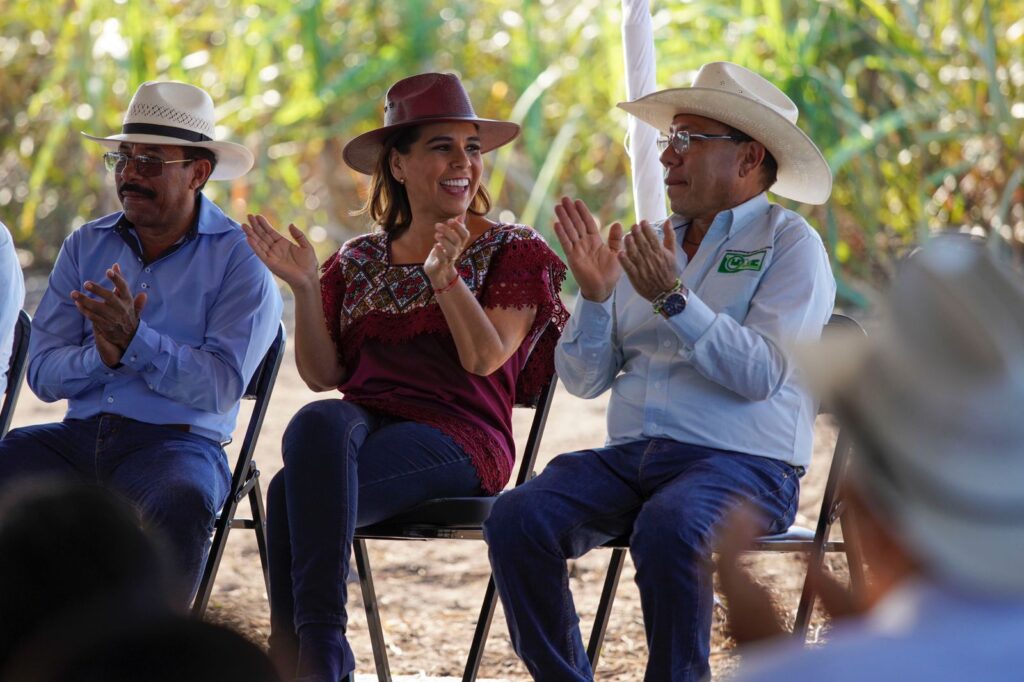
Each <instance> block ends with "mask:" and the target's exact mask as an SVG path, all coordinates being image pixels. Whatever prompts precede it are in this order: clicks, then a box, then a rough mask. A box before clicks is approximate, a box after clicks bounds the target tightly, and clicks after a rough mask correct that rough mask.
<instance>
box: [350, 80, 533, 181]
mask: <svg viewBox="0 0 1024 682" xmlns="http://www.w3.org/2000/svg"><path fill="white" fill-rule="evenodd" d="M442 121H469V122H470V123H474V124H476V127H477V131H478V132H479V136H480V152H481V153H484V152H489V151H491V150H492V149H496V148H498V147H500V146H502V145H504V144H508V143H509V142H511V141H512V140H514V139H515V137H516V135H518V134H519V125H518V124H516V123H512V122H511V121H495V120H492V119H489V118H480V117H479V116H477V115H476V112H475V111H473V103H472V102H470V101H469V95H467V94H466V90H465V88H463V87H462V82H461V81H460V80H459V78H458V76H455V75H454V74H450V73H421V74H418V75H416V76H410V77H408V78H403V79H402V80H400V81H398V82H397V83H395V84H394V85H392V86H391V87H390V88H388V93H387V95H386V97H385V101H384V126H383V127H381V128H375V129H374V130H371V131H369V132H366V133H363V134H362V135H360V136H358V137H356V138H354V139H353V140H352V141H350V142H349V143H348V144H347V145H345V148H344V149H343V150H342V157H343V158H344V159H345V163H347V164H348V165H349V166H350V167H351V168H353V169H355V170H357V171H359V172H360V173H364V174H365V175H373V169H374V167H375V166H376V165H377V158H378V157H379V156H380V153H381V150H382V149H383V148H384V142H385V141H386V140H387V139H388V138H389V137H391V135H393V134H394V133H396V132H397V131H399V130H401V129H403V128H408V127H409V126H415V125H427V124H429V123H440V122H442Z"/></svg>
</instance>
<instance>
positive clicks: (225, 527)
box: [192, 324, 285, 618]
mask: <svg viewBox="0 0 1024 682" xmlns="http://www.w3.org/2000/svg"><path fill="white" fill-rule="evenodd" d="M284 346H285V332H284V324H281V325H280V327H278V330H277V337H276V338H275V339H274V342H273V343H271V344H270V348H269V349H268V350H267V352H266V355H264V356H263V360H262V361H261V362H260V364H259V367H257V368H256V372H255V373H254V374H253V375H252V379H251V380H250V381H249V385H248V386H247V387H246V389H245V395H243V396H242V397H243V398H245V399H249V400H254V401H255V402H254V403H253V407H252V415H250V417H249V426H248V428H247V429H246V431H245V438H244V439H243V440H242V447H241V448H240V449H239V451H238V461H237V463H236V464H235V471H234V473H233V474H232V476H231V492H230V493H229V494H228V497H227V500H226V501H225V502H224V506H223V507H222V508H221V510H220V514H219V515H218V516H217V521H216V523H215V525H214V534H213V544H212V545H211V546H210V554H209V556H207V558H206V566H205V567H204V568H203V577H202V579H201V580H200V582H199V590H198V592H196V597H195V600H194V601H193V602H192V615H193V616H195V617H197V618H201V617H202V616H203V614H204V613H205V612H206V606H207V604H208V603H209V601H210V594H211V593H212V592H213V581H214V578H216V577H217V569H218V568H219V567H220V560H221V558H222V557H223V556H224V547H225V546H226V545H227V540H228V532H229V531H230V530H231V529H232V528H247V529H249V530H252V531H255V533H256V545H257V547H258V548H259V552H260V562H261V563H262V564H263V583H264V586H265V587H266V589H267V594H270V577H269V576H270V574H269V572H268V568H267V532H266V529H265V528H264V526H265V519H266V514H265V513H264V509H263V494H262V492H261V490H260V470H259V469H258V468H257V467H256V462H254V461H253V454H254V453H255V452H256V441H257V440H258V439H259V436H260V429H261V428H262V427H263V418H264V417H265V416H266V414H267V406H268V405H269V404H270V394H271V393H273V391H274V382H275V381H276V380H277V371H278V369H280V367H281V359H282V358H283V357H284ZM229 442H230V441H229ZM225 445H227V443H225ZM246 496H248V497H249V508H250V510H251V512H252V518H249V519H240V518H236V517H235V512H236V511H238V505H239V503H241V501H242V500H243V499H245V497H246Z"/></svg>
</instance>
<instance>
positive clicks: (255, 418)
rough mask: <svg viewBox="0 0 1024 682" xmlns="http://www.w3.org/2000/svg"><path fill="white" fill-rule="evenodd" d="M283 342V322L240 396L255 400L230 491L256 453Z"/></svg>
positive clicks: (234, 487)
mask: <svg viewBox="0 0 1024 682" xmlns="http://www.w3.org/2000/svg"><path fill="white" fill-rule="evenodd" d="M284 345H285V330H284V323H283V322H282V323H281V324H280V325H279V326H278V328H277V336H275V337H274V341H273V342H272V343H271V344H270V348H268V349H267V352H266V354H264V356H263V360H262V361H261V362H260V364H259V366H258V367H257V368H256V371H255V372H254V373H253V375H252V379H250V380H249V385H248V386H246V387H245V393H244V394H243V395H242V398H243V399H245V400H254V401H255V403H254V404H253V406H252V415H251V416H250V417H249V425H248V427H247V428H246V430H245V438H244V439H243V440H242V447H241V450H240V451H239V455H238V462H237V463H236V464H235V473H234V476H233V477H232V480H231V489H232V491H234V490H237V489H238V486H239V484H240V483H241V481H242V480H243V478H244V477H245V476H246V473H247V472H248V469H249V463H250V462H252V457H253V454H254V453H255V452H256V440H257V439H258V438H259V434H260V429H261V428H263V418H264V417H266V415H267V407H268V406H269V405H270V394H271V392H273V390H274V382H275V381H277V372H278V370H279V369H280V368H281V360H282V359H283V358H284Z"/></svg>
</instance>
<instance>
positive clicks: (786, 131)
mask: <svg viewBox="0 0 1024 682" xmlns="http://www.w3.org/2000/svg"><path fill="white" fill-rule="evenodd" d="M618 107H619V108H620V109H623V110H625V111H627V112H629V113H630V114H632V115H633V116H635V117H636V118H638V119H640V120H641V121H643V122H644V123H647V124H649V125H652V126H654V127H655V128H657V129H658V130H661V131H664V132H667V131H668V128H669V126H670V125H671V124H672V119H673V118H674V117H675V116H677V115H678V114H693V115H695V116H704V117H706V118H710V119H714V120H716V121H720V122H722V123H725V124H726V125H729V126H732V127H733V128H736V129H737V130H740V131H742V132H744V133H746V134H747V135H750V136H751V137H752V138H754V139H755V140H757V141H758V142H760V143H761V144H763V145H764V146H765V147H766V148H767V149H768V151H770V152H771V153H772V156H774V157H775V160H776V161H778V164H779V172H778V177H777V179H776V182H775V184H774V185H772V187H771V191H772V192H773V193H775V194H777V195H779V196H781V197H786V198H787V199H793V200H795V201H800V202H802V203H805V204H823V203H825V202H826V201H828V197H829V195H830V194H831V193H832V171H831V169H830V168H829V166H828V162H827V161H825V157H824V156H823V155H822V153H821V151H820V150H819V149H818V147H817V146H816V145H815V144H814V142H813V141H811V138H809V137H808V136H807V135H806V134H805V133H804V132H803V131H802V130H800V128H798V127H797V126H796V125H794V124H793V123H791V122H790V121H789V120H787V119H786V118H785V117H784V116H782V115H780V114H779V113H778V112H776V111H774V110H773V109H770V108H769V107H766V106H764V105H763V104H760V103H758V102H755V101H753V100H751V99H750V98H748V97H744V96H742V95H737V94H735V93H732V92H724V91H722V90H714V89H710V88H674V89H670V90H661V91H659V92H654V93H651V94H649V95H645V96H644V97H641V98H640V99H637V100H634V101H632V102H619V104H618Z"/></svg>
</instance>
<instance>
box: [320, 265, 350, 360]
mask: <svg viewBox="0 0 1024 682" xmlns="http://www.w3.org/2000/svg"><path fill="white" fill-rule="evenodd" d="M320 273H321V274H320V298H321V299H322V301H323V306H324V322H325V324H326V325H327V332H328V333H329V334H330V335H331V340H332V341H334V348H335V349H336V350H338V356H339V358H340V357H341V352H340V349H341V306H342V301H344V300H345V276H344V274H343V273H342V269H341V251H338V252H337V253H335V254H334V255H333V256H331V257H330V258H328V259H327V260H326V261H324V264H323V265H322V266H321V267H320Z"/></svg>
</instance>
